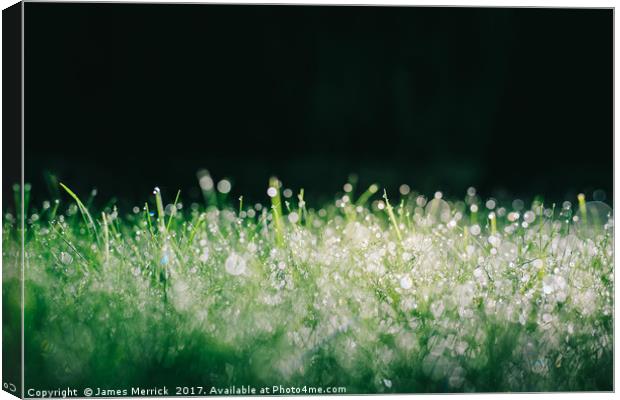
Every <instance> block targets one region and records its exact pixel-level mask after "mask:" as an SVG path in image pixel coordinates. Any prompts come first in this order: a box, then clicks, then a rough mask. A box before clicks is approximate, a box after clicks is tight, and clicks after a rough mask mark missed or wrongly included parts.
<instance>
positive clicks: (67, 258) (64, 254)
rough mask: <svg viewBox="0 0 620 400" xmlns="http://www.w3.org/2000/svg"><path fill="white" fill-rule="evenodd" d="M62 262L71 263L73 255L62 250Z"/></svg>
mask: <svg viewBox="0 0 620 400" xmlns="http://www.w3.org/2000/svg"><path fill="white" fill-rule="evenodd" d="M60 262H61V263H63V264H65V265H69V264H71V263H72V262H73V256H72V255H71V254H69V253H67V252H64V251H62V252H60Z"/></svg>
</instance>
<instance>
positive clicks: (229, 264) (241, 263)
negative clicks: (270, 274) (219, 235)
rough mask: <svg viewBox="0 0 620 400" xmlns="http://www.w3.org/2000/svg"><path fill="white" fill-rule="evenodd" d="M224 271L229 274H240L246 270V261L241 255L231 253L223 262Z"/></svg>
mask: <svg viewBox="0 0 620 400" xmlns="http://www.w3.org/2000/svg"><path fill="white" fill-rule="evenodd" d="M224 266H225V269H226V272H228V273H229V274H231V275H241V274H243V273H244V272H245V270H246V262H245V259H244V258H243V257H241V256H240V255H238V254H237V253H231V254H230V255H229V256H228V258H227V259H226V262H225V264H224Z"/></svg>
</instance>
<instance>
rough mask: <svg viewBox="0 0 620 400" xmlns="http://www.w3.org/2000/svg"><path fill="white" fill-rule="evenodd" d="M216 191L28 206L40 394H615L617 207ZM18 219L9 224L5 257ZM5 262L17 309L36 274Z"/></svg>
mask: <svg viewBox="0 0 620 400" xmlns="http://www.w3.org/2000/svg"><path fill="white" fill-rule="evenodd" d="M200 184H201V187H202V189H203V193H204V195H205V201H206V204H200V205H197V204H193V205H192V204H185V203H183V196H182V195H180V196H176V200H175V199H174V198H171V199H162V197H161V193H160V192H159V190H158V189H156V190H155V191H154V193H153V194H152V195H151V196H148V198H147V196H145V200H147V202H146V203H145V204H142V205H140V206H139V207H134V208H133V210H131V209H129V210H120V209H116V208H114V207H107V208H104V209H100V210H95V207H93V206H92V205H91V204H90V203H91V200H92V199H90V198H89V196H83V198H82V200H83V201H81V200H80V197H78V195H82V194H81V193H79V194H75V193H73V192H72V191H71V189H69V188H67V187H65V189H66V190H65V194H66V196H64V200H62V201H61V202H54V201H52V202H45V203H44V204H43V205H28V206H27V207H28V209H29V210H30V212H29V213H28V215H27V221H26V232H25V237H26V244H25V251H26V259H25V265H26V271H25V276H26V283H25V287H26V304H25V327H26V333H25V340H26V342H25V346H26V353H25V355H26V388H29V387H34V388H49V387H58V386H62V385H70V386H72V387H76V388H83V387H92V388H94V387H101V388H109V389H113V388H123V387H130V386H132V385H133V386H136V385H142V386H149V385H156V384H159V385H162V384H168V385H170V386H171V387H174V386H185V385H192V386H204V387H209V386H212V385H215V386H222V387H224V386H228V385H255V386H262V385H265V386H272V385H283V386H296V387H303V386H304V385H308V386H320V387H327V386H330V387H331V386H336V387H345V388H346V390H347V393H384V392H463V391H557V390H611V389H612V381H613V378H612V356H613V348H612V346H613V337H612V329H613V267H614V266H613V256H614V254H613V223H612V221H611V220H609V221H608V219H607V216H608V215H609V213H610V212H611V209H610V208H609V207H608V206H606V205H605V204H603V203H601V202H587V201H586V199H585V198H584V197H583V196H580V197H579V198H578V199H575V201H574V203H575V204H570V203H568V202H565V203H564V204H543V203H542V201H534V202H533V203H532V204H527V205H525V204H523V202H521V201H518V200H517V201H514V202H511V203H508V204H501V203H499V202H498V201H496V200H494V199H483V198H480V197H479V196H478V195H477V194H476V193H475V190H473V188H472V189H470V190H469V191H468V193H467V194H466V196H464V198H462V199H455V201H451V200H450V201H449V200H446V199H444V198H443V196H442V194H441V193H439V192H438V193H435V194H434V195H431V196H429V198H427V197H424V196H420V195H418V194H415V193H413V192H410V190H409V188H408V187H407V186H406V185H403V186H401V188H400V192H401V196H400V197H395V198H389V199H388V197H387V196H382V195H383V191H382V190H379V187H378V186H377V185H373V186H371V187H370V188H368V189H366V188H361V189H359V188H355V187H354V185H352V184H350V183H349V184H347V185H345V187H344V190H343V192H341V193H340V194H338V196H337V197H336V198H335V201H334V202H333V203H330V204H326V205H324V206H323V207H322V208H319V207H318V205H316V204H306V202H305V201H304V195H303V191H300V192H299V193H294V194H293V193H292V192H291V191H286V190H284V187H282V185H281V183H280V182H278V181H277V180H276V179H272V180H271V181H270V183H269V189H268V190H267V193H266V196H265V199H266V200H267V202H266V203H264V204H262V205H260V204H256V205H255V204H245V203H244V202H243V200H242V199H239V201H237V199H234V200H235V201H232V200H231V199H229V200H225V198H224V195H225V194H226V193H228V192H229V191H230V183H229V182H228V181H220V182H219V183H217V185H215V184H214V182H213V181H212V180H211V178H210V177H209V176H208V175H205V176H203V177H202V178H201V181H200ZM69 186H70V185H69ZM26 197H27V196H26ZM17 219H18V218H16V217H15V215H11V214H8V213H7V214H6V215H5V217H4V220H3V221H4V222H3V227H4V229H3V249H4V250H3V251H4V253H5V255H7V254H8V255H10V254H15V253H16V252H17V251H18V240H17V233H18V232H17V227H16V224H17V222H16V221H17ZM4 268H5V269H7V268H8V269H10V268H13V271H14V274H13V275H11V274H10V271H9V275H7V277H8V278H7V279H5V281H4V282H3V289H4V290H3V293H4V295H5V302H7V301H9V296H10V295H11V293H13V291H14V290H16V288H17V287H18V283H17V273H16V268H15V265H7V264H6V263H5V267H4ZM13 307H15V309H16V308H17V307H18V305H17V304H14V303H13ZM302 394H303V393H302Z"/></svg>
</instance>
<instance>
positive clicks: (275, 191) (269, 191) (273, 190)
mask: <svg viewBox="0 0 620 400" xmlns="http://www.w3.org/2000/svg"><path fill="white" fill-rule="evenodd" d="M277 194H278V189H276V188H274V187H269V189H267V196H269V197H276V195H277Z"/></svg>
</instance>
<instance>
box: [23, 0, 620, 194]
mask: <svg viewBox="0 0 620 400" xmlns="http://www.w3.org/2000/svg"><path fill="white" fill-rule="evenodd" d="M25 7H26V11H25V15H26V24H25V26H26V28H25V32H26V37H25V40H26V69H25V73H26V76H25V85H26V90H25V96H26V97H25V104H26V114H25V115H26V116H25V118H26V125H25V134H26V148H25V151H26V159H25V160H26V161H25V162H26V180H27V181H30V182H31V183H32V184H33V194H34V196H35V198H37V196H38V198H39V199H43V198H48V197H49V196H50V194H49V193H48V189H47V186H46V183H45V181H44V172H45V171H48V172H51V173H53V174H56V175H57V176H58V177H59V179H60V180H61V181H63V182H65V183H67V184H68V185H69V186H70V187H72V188H74V189H75V190H76V191H77V192H78V194H82V195H85V194H86V193H88V192H89V191H90V189H92V188H93V187H97V188H98V189H99V197H100V198H101V199H109V198H110V197H113V196H118V197H120V198H122V199H125V200H128V201H136V202H138V201H144V200H145V199H146V198H148V197H149V195H150V193H151V190H152V188H153V186H155V185H159V186H161V187H162V188H163V189H164V194H165V196H166V197H167V199H168V200H170V201H171V199H170V197H172V196H173V194H174V192H176V190H177V188H181V189H183V191H184V193H185V195H186V196H187V197H192V196H195V198H198V191H197V189H198V184H197V180H196V176H195V173H196V171H197V170H198V169H199V168H202V167H205V168H207V169H209V170H210V171H211V173H212V174H213V176H214V178H215V179H216V180H217V179H220V178H222V177H229V178H231V179H232V181H233V191H232V195H233V196H234V198H235V199H236V197H237V196H238V195H239V194H244V195H245V196H246V198H247V197H249V198H251V199H258V200H265V199H266V195H265V190H266V188H267V181H268V178H269V176H270V175H271V174H276V175H277V176H279V177H280V178H281V179H282V180H283V181H284V184H285V186H290V187H291V188H293V189H298V188H300V187H305V189H306V193H308V195H309V196H310V197H314V198H316V197H317V196H321V195H322V196H332V195H334V194H335V193H336V192H337V191H338V190H341V187H342V184H343V183H345V182H346V180H347V176H348V175H349V173H356V174H358V175H359V177H360V184H361V185H364V186H365V185H367V184H370V183H372V182H373V181H378V182H379V183H380V184H381V185H382V186H386V187H388V188H390V189H392V190H393V191H395V190H396V189H397V188H398V185H400V184H401V183H408V184H409V185H410V186H411V187H412V188H413V189H415V190H418V191H422V192H424V193H426V194H429V193H432V192H434V191H435V190H438V189H440V190H443V191H444V192H445V193H447V195H448V196H451V197H456V196H458V197H461V196H462V195H464V192H465V190H466V188H467V187H468V186H470V185H473V186H475V187H476V188H478V189H479V192H480V193H481V194H482V195H484V196H489V195H496V196H497V195H499V196H501V195H502V193H503V194H509V195H511V196H523V197H525V198H528V197H529V198H531V196H533V195H536V194H541V195H544V196H545V197H546V198H548V199H549V198H550V199H554V200H561V199H563V198H565V197H567V196H568V197H572V196H574V194H575V193H577V192H579V191H586V192H587V193H591V192H592V191H593V190H594V189H603V190H605V191H606V192H607V199H608V201H609V200H610V199H611V195H612V193H611V192H612V185H613V182H612V174H613V168H612V165H613V125H612V123H613V116H612V100H613V97H612V96H613V85H612V79H613V72H612V68H613V60H612V52H613V48H612V29H613V19H612V18H613V14H612V10H592V9H591V10H583V9H582V10H570V9H502V8H496V9H484V8H419V7H408V8H403V7H319V6H303V7H302V6H224V5H129V4H116V5H113V4H43V3H27V4H26V6H25ZM187 197H186V198H187ZM573 199H574V198H573Z"/></svg>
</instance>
